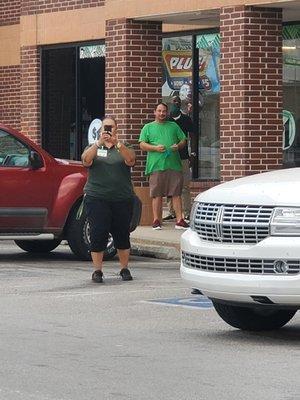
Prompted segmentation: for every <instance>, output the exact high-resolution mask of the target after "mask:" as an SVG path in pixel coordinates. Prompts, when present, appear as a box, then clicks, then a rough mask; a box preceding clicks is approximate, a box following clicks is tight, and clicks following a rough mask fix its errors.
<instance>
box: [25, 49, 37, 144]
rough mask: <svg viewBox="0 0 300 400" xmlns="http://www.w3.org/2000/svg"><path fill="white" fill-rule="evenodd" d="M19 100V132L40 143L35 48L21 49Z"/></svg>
mask: <svg viewBox="0 0 300 400" xmlns="http://www.w3.org/2000/svg"><path fill="white" fill-rule="evenodd" d="M20 99H21V131H22V133H24V134H25V135H27V136H29V137H30V138H31V139H32V140H34V141H35V142H37V143H40V142H41V133H40V114H41V111H40V108H41V99H40V52H39V48H38V47H36V46H26V47H21V92H20Z"/></svg>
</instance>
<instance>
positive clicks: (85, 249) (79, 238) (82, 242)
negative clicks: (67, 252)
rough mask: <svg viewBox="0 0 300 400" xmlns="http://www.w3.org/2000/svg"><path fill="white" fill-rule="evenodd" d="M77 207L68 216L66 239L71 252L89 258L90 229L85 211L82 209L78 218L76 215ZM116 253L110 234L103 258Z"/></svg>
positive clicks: (80, 257)
mask: <svg viewBox="0 0 300 400" xmlns="http://www.w3.org/2000/svg"><path fill="white" fill-rule="evenodd" d="M77 211H78V208H76V209H75V210H74V212H73V213H72V215H71V216H70V218H69V221H68V224H67V240H68V243H69V246H70V249H71V250H72V252H73V253H74V254H75V255H76V256H77V257H78V258H79V259H80V260H83V261H90V260H91V253H90V246H89V242H90V239H89V237H90V233H89V232H90V230H89V223H88V220H87V217H86V213H85V211H84V209H83V210H82V212H81V215H80V216H79V218H78V217H77ZM116 253H117V250H116V248H115V246H114V241H113V239H112V236H111V235H110V236H109V239H108V243H107V248H106V250H105V252H104V256H103V258H104V260H110V259H111V258H113V257H114V256H115V255H116Z"/></svg>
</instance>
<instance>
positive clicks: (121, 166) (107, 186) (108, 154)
mask: <svg viewBox="0 0 300 400" xmlns="http://www.w3.org/2000/svg"><path fill="white" fill-rule="evenodd" d="M84 193H86V194H87V195H89V196H92V197H97V198H99V199H103V200H110V201H121V200H128V199H130V198H132V197H133V187H132V183H131V174H130V167H129V166H128V165H126V164H125V161H124V158H123V157H122V156H121V154H120V153H119V151H118V150H117V149H116V148H115V147H111V148H110V149H108V148H107V147H105V146H103V148H101V149H98V150H97V156H96V157H95V159H94V161H93V164H92V165H91V166H90V167H89V176H88V180H87V183H86V184H85V186H84Z"/></svg>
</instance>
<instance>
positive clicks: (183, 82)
mask: <svg viewBox="0 0 300 400" xmlns="http://www.w3.org/2000/svg"><path fill="white" fill-rule="evenodd" d="M196 46H197V48H198V49H199V60H198V65H197V67H196V68H197V69H198V68H199V105H198V107H197V110H196V116H195V113H193V116H194V118H196V119H198V120H197V121H194V124H195V126H199V132H195V135H194V136H195V138H196V139H197V142H196V144H195V143H193V147H194V146H196V151H195V148H194V150H193V152H195V154H196V156H197V157H198V163H197V165H198V167H197V168H196V171H193V175H194V176H196V177H197V178H198V179H202V180H206V179H208V180H212V179H219V175H220V172H219V171H220V161H219V159H220V154H219V93H220V80H219V62H220V36H219V34H217V33H209V34H208V33H205V34H201V35H197V36H196ZM162 47H163V52H162V59H163V86H162V99H163V101H164V102H165V103H167V104H170V102H171V98H172V96H175V95H178V96H179V97H180V98H181V101H182V111H183V112H185V113H187V114H189V115H190V116H192V112H191V106H192V94H193V87H192V85H193V38H192V36H182V37H167V38H164V39H163V42H162ZM196 60H197V59H196ZM196 62H197V61H196ZM193 168H194V167H193ZM194 169H195V168H194Z"/></svg>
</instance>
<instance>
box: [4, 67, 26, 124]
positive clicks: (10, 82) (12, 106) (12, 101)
mask: <svg viewBox="0 0 300 400" xmlns="http://www.w3.org/2000/svg"><path fill="white" fill-rule="evenodd" d="M20 85H21V84H20V66H19V65H11V66H7V67H0V93H1V96H0V122H2V123H3V124H6V125H10V126H11V127H13V128H15V129H20Z"/></svg>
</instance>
